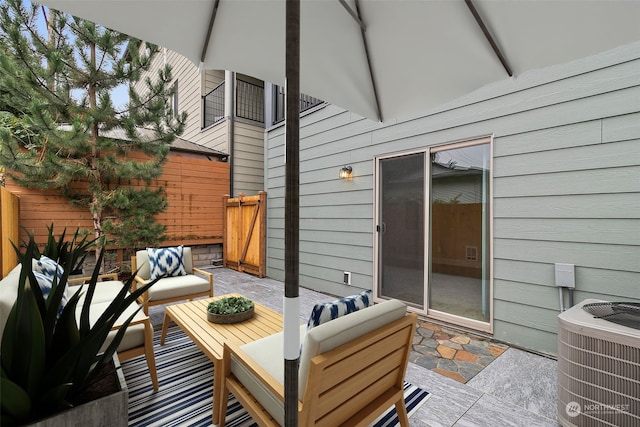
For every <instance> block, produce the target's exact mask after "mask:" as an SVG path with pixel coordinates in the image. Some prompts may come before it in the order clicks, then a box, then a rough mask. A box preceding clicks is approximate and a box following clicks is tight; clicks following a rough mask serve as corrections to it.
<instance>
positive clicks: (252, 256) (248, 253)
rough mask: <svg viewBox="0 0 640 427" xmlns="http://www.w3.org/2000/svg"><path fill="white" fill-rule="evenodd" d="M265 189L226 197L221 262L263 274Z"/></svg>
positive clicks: (264, 259) (258, 274) (265, 268)
mask: <svg viewBox="0 0 640 427" xmlns="http://www.w3.org/2000/svg"><path fill="white" fill-rule="evenodd" d="M266 230H267V193H266V192H264V191H261V192H260V193H258V195H257V196H248V197H245V196H244V195H243V194H242V193H241V194H240V195H239V196H238V197H237V198H234V199H231V198H229V196H227V197H226V198H225V215H224V266H225V267H229V268H232V269H234V270H237V271H244V272H246V273H250V274H254V275H256V276H258V277H265V276H266V270H267V266H266V240H267V239H266V238H267V232H266Z"/></svg>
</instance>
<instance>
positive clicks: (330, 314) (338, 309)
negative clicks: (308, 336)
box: [307, 289, 373, 331]
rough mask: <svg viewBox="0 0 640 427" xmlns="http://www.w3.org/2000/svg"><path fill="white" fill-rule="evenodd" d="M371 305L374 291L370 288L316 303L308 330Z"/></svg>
mask: <svg viewBox="0 0 640 427" xmlns="http://www.w3.org/2000/svg"><path fill="white" fill-rule="evenodd" d="M371 305H373V292H372V291H371V290H370V289H368V290H366V291H362V292H360V293H359V294H355V295H351V296H348V297H344V298H340V299H339V300H336V301H332V302H325V303H320V304H316V305H315V306H314V307H313V310H312V311H311V316H310V317H309V321H308V322H307V331H309V330H311V329H313V328H314V327H316V326H318V325H321V324H323V323H325V322H328V321H330V320H333V319H337V318H338V317H340V316H345V315H347V314H349V313H353V312H354V311H358V310H360V309H363V308H366V307H369V306H371Z"/></svg>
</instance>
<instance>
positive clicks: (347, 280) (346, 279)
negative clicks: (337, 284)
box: [343, 271, 351, 285]
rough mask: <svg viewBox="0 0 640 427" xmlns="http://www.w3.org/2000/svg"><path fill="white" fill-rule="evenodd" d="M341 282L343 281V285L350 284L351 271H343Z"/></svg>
mask: <svg viewBox="0 0 640 427" xmlns="http://www.w3.org/2000/svg"><path fill="white" fill-rule="evenodd" d="M343 282H344V284H345V285H350V284H351V272H350V271H345V272H344V278H343Z"/></svg>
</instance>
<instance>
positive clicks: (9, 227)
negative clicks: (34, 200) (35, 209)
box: [0, 187, 20, 278]
mask: <svg viewBox="0 0 640 427" xmlns="http://www.w3.org/2000/svg"><path fill="white" fill-rule="evenodd" d="M19 212H20V199H19V198H18V196H16V195H15V194H13V193H11V192H10V191H9V190H7V189H6V188H5V187H0V249H2V251H1V252H2V256H1V257H0V278H2V277H4V276H6V275H7V274H8V273H9V272H10V271H11V270H12V269H13V267H15V266H16V265H18V255H17V254H16V251H15V250H14V249H13V246H12V245H11V242H13V244H14V245H16V246H19V244H20V224H19V221H20V220H19V218H20V216H19Z"/></svg>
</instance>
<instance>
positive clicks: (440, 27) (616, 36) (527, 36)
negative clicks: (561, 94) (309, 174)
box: [42, 0, 640, 121]
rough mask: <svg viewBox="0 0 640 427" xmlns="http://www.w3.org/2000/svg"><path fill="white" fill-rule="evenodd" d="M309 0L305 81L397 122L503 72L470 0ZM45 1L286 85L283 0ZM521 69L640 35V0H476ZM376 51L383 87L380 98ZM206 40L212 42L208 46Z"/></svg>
mask: <svg viewBox="0 0 640 427" xmlns="http://www.w3.org/2000/svg"><path fill="white" fill-rule="evenodd" d="M343 2H344V3H346V4H347V6H348V7H349V8H350V9H351V10H352V11H354V13H355V11H356V10H357V9H358V8H356V5H355V3H356V2H355V0H344V1H341V0H302V1H301V12H300V14H301V18H300V21H301V24H300V52H301V57H300V90H301V92H302V93H305V94H307V95H311V96H314V97H317V98H320V99H323V100H325V101H328V102H330V103H332V104H335V105H338V106H340V107H343V108H346V109H348V110H350V111H352V112H355V113H358V114H360V115H362V116H365V117H368V118H370V119H373V120H380V121H391V120H394V119H396V118H397V117H401V116H404V115H407V114H415V113H419V112H422V111H425V110H426V109H428V108H431V107H433V106H436V105H439V104H442V103H444V102H446V101H450V100H452V99H454V98H456V97H458V96H461V95H464V94H466V93H469V92H471V91H473V90H474V89H477V88H479V87H480V86H482V85H484V84H486V83H489V82H493V81H497V80H500V79H504V78H507V77H508V73H507V72H506V71H505V68H504V67H503V66H502V65H501V63H500V61H499V60H498V58H497V56H496V54H495V53H494V51H493V49H492V47H491V45H490V44H489V43H488V41H487V39H486V37H485V36H484V34H483V31H482V29H481V28H480V26H479V25H478V24H477V22H476V20H475V18H474V16H473V15H472V13H471V12H470V9H469V7H468V6H467V4H466V2H465V1H463V0H411V1H403V0H371V1H369V0H360V1H359V11H360V12H359V15H360V19H361V21H362V22H363V24H364V39H363V33H362V31H361V27H360V25H359V24H358V22H357V21H356V20H355V19H354V18H353V17H352V16H351V14H350V13H349V12H348V11H347V9H346V8H345V7H344V6H343ZM42 3H44V4H46V5H47V6H50V7H54V8H57V9H59V10H62V11H64V12H68V13H71V14H73V15H76V16H79V17H81V18H85V19H88V20H91V21H94V22H96V23H99V24H101V25H104V26H106V27H109V28H112V29H115V30H118V31H120V32H123V33H126V34H130V35H132V36H135V37H137V38H140V39H142V40H146V41H150V42H153V43H155V44H158V45H160V46H164V47H167V48H169V49H171V50H174V51H176V52H178V53H180V54H182V55H184V56H186V57H187V58H189V59H190V60H191V61H193V62H194V63H196V64H198V63H200V62H202V63H203V66H204V68H205V69H221V70H231V71H236V72H240V73H243V74H247V75H250V76H253V77H256V78H260V79H263V80H265V81H269V82H272V83H276V84H279V85H284V76H285V69H284V67H285V6H284V5H285V1H284V0H220V1H219V3H218V4H217V13H216V15H215V21H214V22H213V26H212V30H211V33H210V36H209V34H208V30H209V25H210V22H211V16H212V12H213V10H214V7H215V6H216V1H215V0H155V1H154V0H43V1H42ZM473 5H475V8H476V9H477V11H478V15H479V17H480V18H481V19H482V21H483V22H484V24H485V25H486V27H487V29H488V32H489V33H490V34H491V36H492V37H493V39H494V40H495V43H496V45H497V46H498V47H499V49H500V51H502V53H503V55H504V57H505V58H506V62H507V63H508V65H509V67H510V69H511V70H512V71H513V74H514V75H515V76H517V75H519V74H520V73H522V72H523V71H526V70H531V69H535V68H540V67H545V66H548V65H553V64H559V63H564V62H567V61H569V60H573V59H578V58H582V57H585V56H589V55H592V54H595V53H598V52H602V51H604V50H608V49H611V48H613V47H617V46H620V45H623V44H626V43H629V42H632V41H635V40H639V39H640V25H638V22H639V21H640V2H638V1H618V0H599V1H589V0H554V1H544V0H543V1H540V0H538V1H531V0H521V1H510V0H473ZM363 40H366V46H367V48H368V52H369V55H368V60H369V61H370V63H371V70H372V72H373V77H374V81H375V86H376V89H377V94H378V100H379V104H380V112H378V109H377V107H376V101H375V95H374V89H373V83H372V79H371V77H370V76H371V74H370V72H369V66H368V61H367V54H366V49H365V44H364V42H363ZM207 43H208V46H207V49H206V50H205V51H204V55H203V47H204V46H205V44H207Z"/></svg>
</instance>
